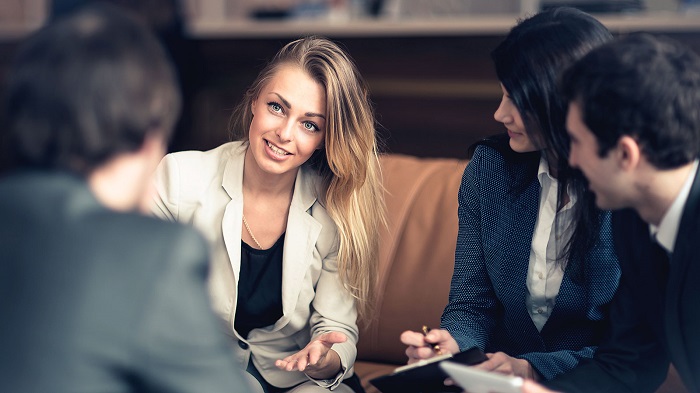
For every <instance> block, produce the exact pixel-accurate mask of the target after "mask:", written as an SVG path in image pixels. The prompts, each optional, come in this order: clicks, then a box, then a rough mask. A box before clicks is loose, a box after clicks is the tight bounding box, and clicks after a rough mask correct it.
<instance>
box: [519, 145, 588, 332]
mask: <svg viewBox="0 0 700 393" xmlns="http://www.w3.org/2000/svg"><path fill="white" fill-rule="evenodd" d="M537 179H538V180H539V182H540V187H541V191H540V207H539V213H538V215H537V221H536V223H535V231H534V233H533V235H532V247H531V248H530V265H529V267H528V270H527V283H526V286H527V291H528V294H527V295H526V298H525V305H526V306H527V310H528V312H529V313H530V317H531V318H532V322H533V323H534V324H535V326H536V327H537V330H538V331H541V330H542V327H543V326H544V324H545V323H546V322H547V319H549V316H550V315H551V313H552V310H553V309H554V303H555V302H556V298H557V295H558V294H559V287H560V286H561V281H562V279H563V278H564V271H563V270H562V268H561V264H560V263H559V264H558V263H557V260H558V259H559V257H560V255H561V253H562V249H563V248H564V246H565V245H566V243H567V241H568V240H569V239H570V238H571V235H572V233H573V229H574V226H573V225H572V222H571V221H572V217H571V216H572V214H573V211H572V209H571V208H572V207H573V206H574V204H575V203H576V200H575V199H574V196H573V195H572V194H571V192H569V193H568V194H569V197H570V201H569V202H568V203H567V204H566V205H565V206H564V207H563V208H562V209H561V210H560V211H558V212H557V194H558V189H559V182H558V181H557V179H555V178H553V177H552V176H551V175H550V173H549V165H547V160H546V159H545V158H544V156H542V158H541V159H540V166H539V169H538V171H537ZM557 216H558V217H559V219H558V220H557ZM555 223H557V224H558V226H559V227H558V228H555Z"/></svg>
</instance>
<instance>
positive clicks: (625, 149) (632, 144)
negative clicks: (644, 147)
mask: <svg viewBox="0 0 700 393" xmlns="http://www.w3.org/2000/svg"><path fill="white" fill-rule="evenodd" d="M615 150H616V152H615V154H616V155H617V160H618V164H619V165H620V168H622V169H623V170H625V171H631V170H634V169H635V168H637V166H638V165H639V161H640V159H641V154H642V151H641V148H640V147H639V144H638V143H637V141H636V140H635V139H634V138H632V137H631V136H629V135H623V136H622V137H620V139H619V140H618V141H617V146H616V148H615Z"/></svg>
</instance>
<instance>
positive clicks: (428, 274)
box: [355, 154, 687, 393]
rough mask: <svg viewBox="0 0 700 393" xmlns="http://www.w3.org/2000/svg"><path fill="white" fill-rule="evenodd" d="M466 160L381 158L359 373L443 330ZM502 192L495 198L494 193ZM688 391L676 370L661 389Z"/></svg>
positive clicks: (377, 369)
mask: <svg viewBox="0 0 700 393" xmlns="http://www.w3.org/2000/svg"><path fill="white" fill-rule="evenodd" d="M467 163H468V161H467V160H458V159H453V158H417V157H412V156H405V155H398V154H387V155H384V156H382V157H381V167H382V172H383V177H384V188H385V197H386V205H387V221H388V227H387V228H386V230H384V231H383V232H382V234H381V249H380V261H379V273H378V277H377V285H378V296H377V300H376V302H375V304H374V306H375V317H374V318H373V319H371V320H369V321H363V322H361V323H360V341H359V343H358V355H357V362H356V363H355V372H356V373H357V375H358V376H359V377H360V380H361V382H362V385H363V387H364V388H365V390H366V391H367V393H377V392H378V391H377V389H376V388H375V387H374V386H372V385H371V384H370V383H369V381H370V380H371V379H372V378H375V377H378V376H380V375H384V374H388V373H390V372H392V371H393V370H394V369H395V368H396V367H398V366H400V365H404V364H405V363H406V355H405V352H404V351H405V346H404V345H403V344H401V342H400V341H399V336H400V334H401V332H403V331H404V330H409V329H410V330H416V331H419V330H420V329H421V327H422V325H427V326H429V327H438V326H439V325H440V315H441V314H442V310H443V309H444V307H445V305H446V304H447V298H448V294H449V288H450V279H451V277H452V270H453V266H454V252H455V244H456V239H457V230H458V222H457V193H458V190H459V184H460V181H461V178H462V173H463V172H464V168H465V167H466V165H467ZM494 197H497V196H494ZM672 392H673V393H682V392H687V390H686V389H685V388H684V387H683V384H682V382H680V379H679V378H678V375H677V374H676V372H675V370H674V369H673V368H672V367H671V369H669V377H668V379H667V380H666V382H665V383H664V384H663V385H662V386H661V387H660V388H659V389H658V390H657V393H672Z"/></svg>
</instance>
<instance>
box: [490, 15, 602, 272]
mask: <svg viewBox="0 0 700 393" xmlns="http://www.w3.org/2000/svg"><path fill="white" fill-rule="evenodd" d="M612 38H613V37H612V34H611V33H610V31H608V29H607V28H606V27H605V26H603V24H602V23H600V22H599V21H598V20H597V19H595V18H594V17H592V16H590V15H588V14H586V13H585V12H582V11H579V10H577V9H574V8H568V7H560V8H552V9H549V10H546V11H543V12H540V13H538V14H536V15H534V16H532V17H530V18H527V19H524V20H522V21H521V22H520V23H518V24H517V25H516V26H515V27H514V28H513V29H512V30H511V31H510V33H509V34H508V36H507V37H506V38H505V40H504V41H503V42H501V43H500V44H499V45H498V47H496V49H494V50H493V52H492V53H491V58H492V60H493V62H494V65H495V68H496V74H497V76H498V79H499V80H500V82H501V84H502V85H503V87H504V88H505V90H506V91H507V92H508V94H509V95H510V97H511V100H512V101H513V103H514V104H515V106H516V108H517V109H518V111H519V112H520V115H521V116H522V118H523V122H524V124H525V128H526V132H527V133H528V136H529V137H530V139H531V140H532V141H533V142H534V144H535V146H537V147H538V148H539V149H542V151H541V153H542V154H544V156H545V158H546V159H547V163H548V164H549V167H550V169H551V170H552V174H553V175H555V176H556V177H557V181H558V183H559V195H558V201H557V205H558V206H561V204H563V201H564V196H565V193H566V192H567V191H570V193H571V194H572V195H571V196H572V197H575V198H576V200H577V202H576V204H575V205H574V208H573V215H574V218H573V225H574V231H573V235H572V236H571V238H570V240H569V241H568V243H567V244H566V245H565V246H564V248H563V254H562V255H561V258H559V260H558V262H557V263H559V264H560V265H561V266H562V268H565V269H567V270H568V271H569V272H570V274H571V276H572V278H573V279H574V280H576V281H578V282H581V281H583V280H584V278H585V265H584V264H583V260H584V258H585V256H586V255H587V253H588V251H590V249H591V248H592V247H593V246H594V245H595V243H596V241H597V239H598V235H599V230H600V211H599V210H598V209H597V208H596V206H595V200H594V197H593V195H592V194H591V193H590V192H589V191H587V187H586V183H585V179H584V178H583V176H582V175H581V174H580V173H579V172H578V171H575V170H573V169H572V168H571V167H569V165H568V163H567V156H568V149H569V136H568V134H567V132H566V109H567V102H566V101H565V100H564V99H563V97H561V96H560V95H559V91H558V89H557V81H558V78H559V75H560V74H561V73H562V72H563V71H564V70H565V69H566V68H567V67H568V66H570V65H571V64H573V63H574V62H575V61H576V60H578V59H580V58H581V57H583V56H584V55H585V54H586V53H588V52H589V51H590V50H592V49H593V48H595V47H598V46H600V45H603V44H605V43H606V42H608V41H610V40H612ZM504 144H505V146H503V145H504ZM507 144H508V141H507V139H505V140H503V139H501V143H500V145H502V151H506V150H510V147H509V146H507ZM530 172H532V173H534V174H535V175H536V173H537V172H536V167H535V170H534V171H530ZM514 189H517V187H516V188H514ZM557 220H558V218H557ZM555 228H560V226H559V225H556V226H555Z"/></svg>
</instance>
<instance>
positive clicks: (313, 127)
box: [304, 121, 320, 131]
mask: <svg viewBox="0 0 700 393" xmlns="http://www.w3.org/2000/svg"><path fill="white" fill-rule="evenodd" d="M304 128H306V129H307V130H309V131H319V130H320V128H318V126H317V125H316V124H314V123H313V122H310V121H305V122H304Z"/></svg>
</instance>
